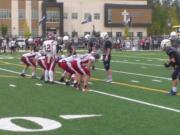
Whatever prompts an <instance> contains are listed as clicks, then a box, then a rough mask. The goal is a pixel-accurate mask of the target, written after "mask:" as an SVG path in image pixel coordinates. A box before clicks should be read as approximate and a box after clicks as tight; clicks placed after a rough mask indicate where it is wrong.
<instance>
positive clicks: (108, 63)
mask: <svg viewBox="0 0 180 135" xmlns="http://www.w3.org/2000/svg"><path fill="white" fill-rule="evenodd" d="M105 57H106V55H103V64H104V69H105V70H106V71H108V70H109V69H110V66H111V65H110V61H111V56H110V55H109V56H108V60H107V61H105Z"/></svg>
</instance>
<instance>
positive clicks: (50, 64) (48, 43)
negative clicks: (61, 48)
mask: <svg viewBox="0 0 180 135" xmlns="http://www.w3.org/2000/svg"><path fill="white" fill-rule="evenodd" d="M56 46H57V41H55V40H54V36H53V35H49V36H48V39H47V40H45V41H44V42H43V53H44V54H45V64H46V69H45V74H44V81H45V82H46V83H47V82H50V83H54V69H55V65H56V57H57V54H56V52H57V48H56Z"/></svg>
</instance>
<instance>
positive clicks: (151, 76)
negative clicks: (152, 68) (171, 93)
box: [96, 67, 171, 81]
mask: <svg viewBox="0 0 180 135" xmlns="http://www.w3.org/2000/svg"><path fill="white" fill-rule="evenodd" d="M96 69H97V70H101V71H102V70H103V71H104V69H102V68H97V67H96ZM112 71H113V72H115V73H121V74H128V75H136V76H144V77H149V78H157V79H163V80H168V81H170V80H171V78H167V77H160V76H153V75H145V74H137V73H131V72H125V71H118V70H112Z"/></svg>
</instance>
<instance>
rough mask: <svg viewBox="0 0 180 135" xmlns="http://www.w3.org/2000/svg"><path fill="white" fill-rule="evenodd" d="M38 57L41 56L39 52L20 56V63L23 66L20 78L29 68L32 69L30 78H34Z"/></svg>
mask: <svg viewBox="0 0 180 135" xmlns="http://www.w3.org/2000/svg"><path fill="white" fill-rule="evenodd" d="M40 56H41V54H40V53H39V52H34V51H32V52H29V53H25V54H23V55H22V57H21V61H22V62H23V64H24V65H25V67H24V69H23V70H22V72H21V74H20V75H21V76H22V77H25V75H26V71H27V69H28V68H29V66H31V67H32V76H31V78H36V62H37V59H38V57H40Z"/></svg>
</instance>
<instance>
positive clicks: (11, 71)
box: [0, 68, 180, 113]
mask: <svg viewBox="0 0 180 135" xmlns="http://www.w3.org/2000/svg"><path fill="white" fill-rule="evenodd" d="M0 70H2V71H6V72H10V73H15V74H19V72H15V71H13V70H8V69H3V68H0ZM55 83H57V84H63V83H61V82H58V81H55ZM90 92H94V93H98V94H101V95H106V96H110V97H114V98H118V99H122V100H126V101H130V102H134V103H138V104H142V105H146V106H151V107H155V108H159V109H163V110H168V111H172V112H177V113H180V110H178V109H174V108H170V107H166V106H162V105H156V104H152V103H148V102H144V101H141V100H137V99H132V98H128V97H123V96H119V95H115V94H110V93H106V92H101V91H97V90H92V89H91V90H90Z"/></svg>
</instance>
